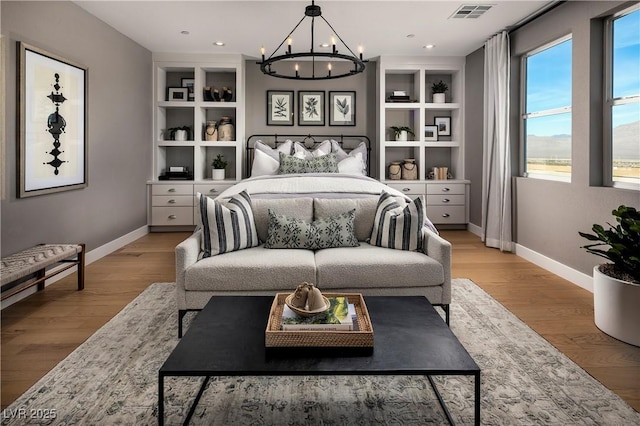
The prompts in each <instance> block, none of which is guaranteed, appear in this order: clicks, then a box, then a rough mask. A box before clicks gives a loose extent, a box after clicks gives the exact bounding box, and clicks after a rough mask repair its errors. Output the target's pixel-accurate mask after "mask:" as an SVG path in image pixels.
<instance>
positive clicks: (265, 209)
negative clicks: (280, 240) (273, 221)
mask: <svg viewBox="0 0 640 426" xmlns="http://www.w3.org/2000/svg"><path fill="white" fill-rule="evenodd" d="M251 205H252V207H253V218H254V221H255V223H256V230H257V231H258V238H259V239H260V241H262V242H265V241H267V236H268V232H269V209H271V210H273V211H274V212H275V213H277V214H286V215H287V216H291V217H295V218H298V219H302V220H305V221H307V222H311V221H312V220H313V198H274V199H255V198H252V199H251Z"/></svg>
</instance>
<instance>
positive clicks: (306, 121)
mask: <svg viewBox="0 0 640 426" xmlns="http://www.w3.org/2000/svg"><path fill="white" fill-rule="evenodd" d="M298 98H299V99H298V126H324V92H312V91H303V90H299V91H298Z"/></svg>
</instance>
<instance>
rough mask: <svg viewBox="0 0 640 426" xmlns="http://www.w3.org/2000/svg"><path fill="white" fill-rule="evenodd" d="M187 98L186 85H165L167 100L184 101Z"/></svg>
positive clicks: (187, 90)
mask: <svg viewBox="0 0 640 426" xmlns="http://www.w3.org/2000/svg"><path fill="white" fill-rule="evenodd" d="M188 100H189V88H188V87H167V101H170V102H186V101H188Z"/></svg>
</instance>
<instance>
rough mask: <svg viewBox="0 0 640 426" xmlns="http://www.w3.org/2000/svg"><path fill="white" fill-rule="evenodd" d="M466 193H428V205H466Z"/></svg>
mask: <svg viewBox="0 0 640 426" xmlns="http://www.w3.org/2000/svg"><path fill="white" fill-rule="evenodd" d="M465 198H466V197H465V196H464V194H437V195H427V205H429V206H448V205H464V203H465Z"/></svg>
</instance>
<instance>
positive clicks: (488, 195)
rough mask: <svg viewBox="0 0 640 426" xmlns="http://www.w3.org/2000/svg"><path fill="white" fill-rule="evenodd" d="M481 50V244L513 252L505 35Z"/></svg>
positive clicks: (495, 38) (508, 59) (499, 36)
mask: <svg viewBox="0 0 640 426" xmlns="http://www.w3.org/2000/svg"><path fill="white" fill-rule="evenodd" d="M484 46H485V51H484V133H483V150H482V154H483V171H482V241H484V243H485V245H486V246H488V247H495V248H499V249H500V250H502V251H513V243H512V241H511V240H512V237H511V152H510V149H509V77H510V76H509V67H510V62H511V61H510V52H509V35H508V34H507V32H506V31H503V32H502V33H500V34H497V35H495V36H493V37H492V38H491V39H489V40H488V41H487V42H486V43H485V44H484Z"/></svg>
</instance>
